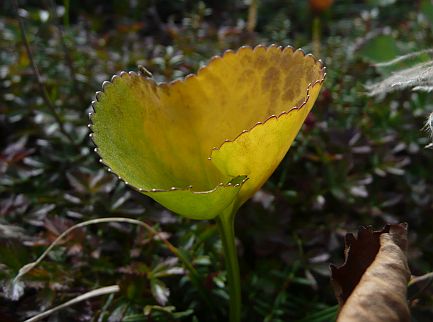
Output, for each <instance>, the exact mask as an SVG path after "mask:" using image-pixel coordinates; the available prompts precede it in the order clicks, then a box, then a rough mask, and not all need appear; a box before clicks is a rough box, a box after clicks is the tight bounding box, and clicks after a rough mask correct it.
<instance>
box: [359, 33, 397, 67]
mask: <svg viewBox="0 0 433 322" xmlns="http://www.w3.org/2000/svg"><path fill="white" fill-rule="evenodd" d="M359 55H360V56H361V57H362V58H364V59H366V60H368V61H369V62H373V63H379V62H384V61H387V60H391V59H393V58H394V57H396V56H398V55H399V50H398V47H397V43H396V41H395V39H394V38H393V37H392V36H389V35H380V36H377V37H374V38H372V39H371V40H370V41H368V42H367V43H366V44H365V45H364V46H362V48H361V49H360V50H359Z"/></svg>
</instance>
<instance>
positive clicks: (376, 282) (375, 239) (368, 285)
mask: <svg viewBox="0 0 433 322" xmlns="http://www.w3.org/2000/svg"><path fill="white" fill-rule="evenodd" d="M406 250H407V225H406V224H397V225H387V226H385V227H384V228H383V229H382V230H381V231H373V230H372V229H371V228H370V227H368V228H365V227H362V228H361V229H360V230H359V232H358V236H357V238H355V237H354V235H353V234H347V236H346V248H345V257H346V259H345V262H344V264H343V265H342V266H340V267H336V266H333V265H331V272H332V283H333V286H334V290H335V294H336V297H337V299H338V301H339V304H340V312H339V315H338V319H337V322H358V321H360V322H361V321H362V322H376V321H387V322H405V321H410V312H409V307H408V303H407V300H406V292H407V284H408V282H409V279H410V271H409V267H408V265H407V258H406Z"/></svg>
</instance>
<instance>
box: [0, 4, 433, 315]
mask: <svg viewBox="0 0 433 322" xmlns="http://www.w3.org/2000/svg"><path fill="white" fill-rule="evenodd" d="M261 2H262V4H261V5H259V7H258V12H257V14H258V19H257V26H256V29H255V32H249V31H247V30H246V27H245V21H246V20H247V17H246V14H247V12H248V8H247V6H246V5H242V4H239V3H238V2H236V3H237V4H235V2H230V1H226V2H221V3H219V4H214V3H213V2H211V1H206V2H200V4H198V3H194V4H189V3H188V4H187V3H186V2H182V1H157V2H155V4H154V5H148V4H147V3H146V2H127V1H122V2H116V4H113V5H112V6H111V5H108V4H107V3H105V2H101V1H92V3H91V4H87V3H86V4H84V3H82V4H80V5H78V3H77V2H73V1H71V2H68V1H65V2H61V3H60V2H55V3H52V2H51V1H42V2H41V3H40V4H37V5H36V4H35V3H34V2H30V1H19V10H18V13H19V16H20V19H21V20H22V22H23V26H24V28H25V35H26V37H27V42H28V44H29V47H30V49H31V54H32V59H33V61H34V63H35V65H36V66H37V68H38V70H39V73H40V79H39V80H38V81H37V80H36V78H35V74H34V68H33V67H32V62H31V61H30V59H29V56H28V53H27V49H26V47H25V45H24V42H23V37H22V33H21V29H20V25H19V19H18V17H17V15H16V14H15V9H14V6H13V5H12V4H13V1H5V2H2V3H1V4H0V8H1V9H2V10H1V16H0V35H1V36H0V111H1V112H0V280H1V285H2V290H1V297H0V320H4V321H22V320H24V319H26V318H29V317H30V316H33V315H35V314H37V313H39V312H42V311H45V310H47V309H49V308H51V307H54V306H56V305H58V304H60V303H64V302H66V301H68V300H70V299H72V298H74V297H76V296H79V295H81V294H85V293H86V292H88V291H91V290H95V289H99V288H102V287H106V286H110V285H119V287H120V288H119V291H118V292H116V293H112V294H106V295H103V296H98V297H92V298H88V299H87V300H85V301H83V302H81V304H78V305H71V306H68V307H67V308H65V309H63V310H60V311H57V312H55V313H53V314H52V315H51V318H50V319H51V320H50V321H92V320H93V321H118V320H122V319H123V321H150V320H152V321H179V320H184V321H202V320H206V318H207V317H208V313H207V312H208V309H207V306H206V304H205V301H204V300H203V298H202V297H201V296H200V294H199V291H198V289H197V288H195V287H194V286H193V283H192V280H191V278H190V276H189V275H188V273H187V272H186V270H185V267H184V266H183V265H182V264H181V263H180V262H179V260H177V259H176V258H175V257H174V256H173V253H172V252H170V251H169V250H168V249H167V247H166V245H165V244H164V243H163V241H162V240H161V239H162V238H164V239H165V240H168V241H169V242H170V243H171V244H172V245H174V246H175V247H176V248H177V249H179V250H181V251H182V253H183V255H184V256H185V257H186V258H187V259H188V260H189V261H190V262H191V263H192V265H193V266H194V268H195V269H196V270H197V273H198V274H199V276H200V279H201V280H202V281H204V287H205V289H206V291H207V294H209V297H210V299H211V301H212V303H213V304H214V307H215V311H216V312H215V317H216V319H217V320H218V319H222V318H224V317H225V316H227V312H226V305H225V303H226V300H227V296H228V294H227V291H226V273H225V270H224V266H223V265H222V264H221V256H222V245H221V243H220V241H219V238H218V236H217V233H216V226H215V224H214V223H213V222H211V221H209V222H207V221H203V222H196V221H190V220H187V219H183V218H181V217H178V216H175V215H173V214H172V213H171V212H169V211H167V210H165V209H164V208H162V207H160V206H158V205H157V204H156V203H154V202H153V201H151V200H149V199H147V198H142V197H141V196H140V195H139V194H138V193H136V192H134V191H132V190H130V189H128V188H127V187H125V185H124V184H123V183H121V182H119V181H118V180H117V178H115V177H114V176H112V175H111V174H110V173H108V172H107V171H106V170H103V169H101V166H100V164H99V163H98V158H97V157H96V156H95V154H94V153H92V151H91V150H92V148H93V147H92V146H91V144H90V141H89V139H88V137H87V135H88V133H89V132H88V128H87V123H88V119H87V117H86V114H87V113H88V112H90V111H91V107H90V105H89V102H90V99H91V98H92V97H93V92H94V89H97V88H99V84H100V83H101V82H102V81H104V80H106V79H108V78H109V77H110V75H111V74H113V73H114V72H116V71H120V70H124V69H126V70H137V66H138V65H143V66H145V67H146V68H147V69H148V70H149V71H151V72H152V74H153V77H154V78H155V79H156V80H157V81H169V80H172V79H175V78H178V77H183V76H185V75H187V74H189V73H191V72H194V71H196V70H197V69H198V68H199V67H200V66H201V65H203V64H204V63H205V62H206V61H208V59H209V57H211V56H213V55H215V54H220V53H221V52H223V51H224V50H225V49H227V48H238V47H240V46H241V45H245V44H249V45H252V46H254V45H256V44H258V43H261V44H264V45H270V44H271V43H274V42H278V44H279V45H282V46H285V45H292V46H294V47H296V48H297V47H302V48H304V50H305V51H306V52H310V51H311V50H312V43H311V39H312V37H311V36H312V35H311V32H310V30H311V24H312V21H313V13H312V12H311V11H310V9H309V7H308V3H307V2H306V1H305V2H304V1H289V2H281V1H276V0H263V1H261ZM352 2H353V3H352ZM391 3H392V1H388V2H386V3H385V2H383V1H369V2H365V3H361V4H360V3H358V2H356V4H355V1H335V3H334V5H333V6H332V7H331V8H330V9H329V11H328V12H325V13H323V14H322V16H321V17H320V19H321V47H320V51H321V54H320V56H321V58H323V60H324V61H325V63H326V65H327V68H328V69H327V72H328V74H327V80H326V83H324V89H323V90H322V94H321V96H320V97H319V99H318V101H317V103H316V105H315V110H314V112H313V113H312V114H310V116H309V117H308V119H307V121H306V124H305V125H304V128H303V130H302V132H301V134H300V135H299V136H298V138H297V139H296V141H295V143H294V145H293V146H292V148H291V154H289V155H288V156H287V157H286V158H285V159H284V160H283V162H282V164H281V166H280V167H279V168H278V169H277V171H276V172H275V173H274V175H273V176H272V177H271V179H270V180H269V181H268V183H267V184H266V185H265V186H264V188H263V189H262V190H261V191H260V192H259V193H258V194H256V195H255V196H254V198H253V200H252V201H249V202H248V203H246V204H245V205H244V207H242V208H241V209H240V212H239V214H238V216H237V222H236V225H237V228H236V230H237V232H238V236H237V237H238V251H239V255H240V266H241V271H242V272H243V274H242V287H243V298H244V307H245V308H248V309H245V310H244V312H243V314H244V319H245V320H246V321H292V320H294V321H305V322H307V321H310V322H311V321H316V322H318V321H330V320H332V319H333V317H335V313H336V304H337V302H336V300H335V298H334V296H333V292H332V289H331V285H330V283H329V270H328V265H329V263H330V262H331V258H332V262H338V259H341V260H342V254H343V252H342V250H343V247H344V240H343V239H344V235H345V233H346V232H347V231H354V230H356V228H357V227H358V226H359V225H360V224H361V223H362V224H373V225H375V226H382V225H383V224H384V223H396V222H403V221H406V222H408V224H409V236H408V239H409V247H408V261H409V265H410V268H411V271H412V273H413V274H414V275H421V274H424V273H426V272H429V271H432V270H433V267H432V263H433V252H432V248H431V240H432V238H433V231H432V229H431V227H433V219H432V217H431V216H430V214H431V210H432V204H433V199H432V196H433V177H432V175H431V171H430V169H431V168H432V166H433V155H432V152H431V150H429V149H425V146H426V145H428V144H429V143H430V142H431V138H430V137H429V135H428V134H426V132H425V131H423V130H422V128H423V126H424V124H425V122H426V120H427V119H428V117H429V115H430V113H431V112H432V111H433V104H432V96H431V94H432V93H430V92H425V91H412V88H413V87H416V86H418V85H420V84H418V85H414V84H413V83H411V85H410V86H408V88H399V90H398V91H395V90H392V91H391V90H388V89H384V90H383V91H382V93H381V94H379V95H377V96H376V95H375V96H369V95H368V89H367V88H366V85H367V86H368V84H378V83H379V82H381V81H382V80H386V79H389V78H387V77H393V76H392V75H394V76H395V75H398V71H397V69H398V70H405V69H407V68H416V67H417V64H427V63H428V62H429V61H431V57H430V51H429V50H430V49H431V43H433V23H432V21H433V20H432V17H431V12H433V10H432V8H431V6H429V1H421V2H420V5H419V6H413V5H412V4H409V3H406V2H401V3H400V2H398V4H391ZM65 5H66V6H65ZM294 13H296V14H294ZM423 51H425V52H424V56H422V57H423V58H422V60H418V58H416V59H413V60H411V62H410V63H407V62H406V61H405V60H398V61H395V60H396V59H398V57H401V56H403V57H405V56H407V55H408V54H412V53H415V52H420V53H423ZM412 58H413V57H412ZM412 58H411V59H412ZM393 60H394V63H396V65H395V66H394V63H393V64H386V62H390V61H391V62H392V61H393ZM401 63H404V64H401ZM406 63H407V64H406ZM391 65H392V66H391ZM414 66H415V67H414ZM418 66H421V65H418ZM390 67H392V68H396V69H393V70H391V69H390ZM390 73H394V74H390ZM390 75H391V76H390ZM412 76H415V78H416V77H418V76H417V75H416V73H415V74H414V72H412V74H409V78H410V79H413V77H412ZM428 77H430V76H428ZM428 77H427V79H430V80H431V78H428ZM41 84H42V88H44V89H45V91H46V97H45V98H44V95H45V94H43V92H42V90H41ZM379 84H383V83H379ZM425 85H426V84H425V83H422V86H425ZM428 86H430V83H428ZM378 87H379V86H377V87H376V88H378ZM394 87H395V86H394ZM393 89H395V88H393ZM373 90H374V89H373ZM388 92H389V93H388ZM47 97H48V100H49V101H50V102H51V104H52V106H51V107H50V106H49V104H48V103H47ZM53 110H54V112H55V113H54V114H53ZM56 114H57V117H56ZM431 120H432V117H431V116H430V118H429V119H428V122H427V124H428V126H429V127H430V128H431V125H432V121H431ZM61 128H63V130H62V129H61ZM120 216H122V217H130V218H134V219H138V220H141V221H144V222H146V223H149V224H150V225H151V226H152V227H153V228H154V229H155V230H156V231H158V235H157V236H158V237H155V235H152V234H150V233H149V232H148V231H146V230H145V229H143V228H140V227H139V226H135V225H128V224H125V223H110V224H106V225H92V226H88V227H82V228H80V229H77V230H75V231H74V232H73V233H71V234H70V235H68V236H67V237H66V238H65V239H64V240H62V241H61V242H60V244H59V245H58V246H57V247H55V248H54V249H53V250H52V251H51V252H50V253H49V255H48V258H46V259H45V260H44V261H43V262H42V263H41V264H40V265H39V266H38V267H37V268H35V269H34V270H32V271H30V272H29V273H28V274H27V275H25V276H24V277H23V278H22V279H21V281H20V284H13V283H11V282H12V281H13V279H14V277H15V276H16V275H17V273H18V270H19V269H20V268H21V267H22V266H23V265H25V264H27V263H29V262H32V261H34V260H35V259H36V258H37V257H38V256H39V255H40V254H41V253H42V252H43V251H44V250H45V249H46V247H47V246H48V245H49V244H50V243H51V242H52V241H53V240H55V239H56V238H57V237H58V236H59V235H60V234H61V233H62V232H63V231H65V230H66V229H68V228H69V227H72V226H73V225H74V224H77V223H79V222H83V221H86V220H89V219H95V218H101V217H120ZM11 286H13V287H16V288H15V289H11V288H10V287H11ZM423 286H428V281H427V282H426V285H423ZM9 291H12V292H9ZM432 295H433V294H432V291H431V289H430V288H428V287H425V288H424V287H419V286H418V285H415V286H411V287H410V288H409V295H408V296H409V304H410V307H411V312H412V315H413V319H414V320H416V321H430V320H431V317H432V316H433V311H432V307H433V297H432Z"/></svg>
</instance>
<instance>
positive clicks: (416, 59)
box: [366, 49, 433, 148]
mask: <svg viewBox="0 0 433 322" xmlns="http://www.w3.org/2000/svg"><path fill="white" fill-rule="evenodd" d="M375 67H376V68H377V69H378V70H379V71H381V72H382V73H383V74H385V75H387V76H386V77H385V78H384V79H383V80H382V81H380V82H377V83H375V84H369V85H366V88H367V90H368V95H369V96H383V95H385V94H387V93H390V92H394V91H398V90H403V89H408V88H410V89H412V91H420V92H433V49H427V50H423V51H419V52H415V53H410V54H407V55H404V56H400V57H397V58H395V59H393V60H391V61H388V62H385V63H379V64H376V65H375ZM425 128H426V129H427V130H428V131H429V134H430V137H431V139H432V141H433V113H431V114H430V115H429V117H428V118H427V121H426V124H425ZM427 147H428V148H433V142H432V143H430V144H429V145H427Z"/></svg>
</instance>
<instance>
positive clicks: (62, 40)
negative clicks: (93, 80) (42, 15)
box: [49, 0, 87, 106]
mask: <svg viewBox="0 0 433 322" xmlns="http://www.w3.org/2000/svg"><path fill="white" fill-rule="evenodd" d="M49 7H50V11H51V14H52V16H53V21H54V26H55V27H56V29H57V31H58V34H59V38H60V43H61V45H62V49H63V55H64V57H65V62H66V66H68V69H69V75H70V77H71V80H72V87H73V89H74V92H75V93H76V94H77V96H78V97H79V98H80V103H81V104H82V105H83V106H85V104H86V103H87V102H86V100H85V98H84V95H83V93H82V92H81V89H80V86H79V84H78V81H77V72H76V69H75V66H74V62H73V60H72V57H71V55H70V53H69V47H68V45H67V44H66V41H65V33H64V30H63V27H62V26H61V25H59V23H58V20H59V17H58V16H57V10H56V5H55V3H54V1H53V0H49Z"/></svg>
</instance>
